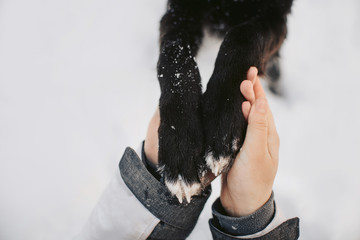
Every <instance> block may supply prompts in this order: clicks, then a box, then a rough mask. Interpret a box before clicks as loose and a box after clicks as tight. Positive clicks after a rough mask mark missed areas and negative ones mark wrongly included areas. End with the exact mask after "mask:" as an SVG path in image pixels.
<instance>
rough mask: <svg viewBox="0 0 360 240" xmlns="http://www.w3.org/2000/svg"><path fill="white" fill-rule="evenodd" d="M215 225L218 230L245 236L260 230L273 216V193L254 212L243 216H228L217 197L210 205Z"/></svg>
mask: <svg viewBox="0 0 360 240" xmlns="http://www.w3.org/2000/svg"><path fill="white" fill-rule="evenodd" d="M212 212H213V216H214V222H215V225H218V226H217V227H218V228H219V230H222V231H223V232H225V233H227V234H230V235H234V236H245V235H250V234H254V233H257V232H260V231H261V230H263V229H264V228H265V227H266V226H267V225H269V223H270V222H271V220H272V219H273V217H274V214H275V202H274V193H272V194H271V196H270V198H269V200H268V201H267V202H266V203H265V204H264V205H263V206H262V207H261V208H260V209H258V210H257V211H256V212H254V213H253V214H251V215H248V216H244V217H230V216H228V215H227V214H226V212H225V210H224V208H223V206H222V205H221V202H220V198H218V199H217V200H216V201H215V202H214V204H213V205H212Z"/></svg>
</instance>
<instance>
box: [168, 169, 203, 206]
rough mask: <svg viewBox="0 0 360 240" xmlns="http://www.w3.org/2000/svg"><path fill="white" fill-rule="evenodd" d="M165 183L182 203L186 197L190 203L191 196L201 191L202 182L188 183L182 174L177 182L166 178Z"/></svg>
mask: <svg viewBox="0 0 360 240" xmlns="http://www.w3.org/2000/svg"><path fill="white" fill-rule="evenodd" d="M165 185H166V186H167V188H168V189H169V191H170V192H171V194H172V195H175V196H176V198H177V199H178V200H179V202H180V203H182V202H183V199H184V198H185V199H186V201H187V202H188V203H190V201H191V197H192V196H194V195H198V194H199V193H200V192H201V184H200V183H192V184H187V183H186V182H185V181H184V179H183V178H182V177H181V176H180V175H179V177H178V179H177V180H176V181H175V182H171V181H167V180H165Z"/></svg>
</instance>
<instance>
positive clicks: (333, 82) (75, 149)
mask: <svg viewBox="0 0 360 240" xmlns="http://www.w3.org/2000/svg"><path fill="white" fill-rule="evenodd" d="M164 10H165V0H153V1H148V0H134V1H124V0H101V1H100V0H62V1H48V0H1V1H0V239H1V240H20V239H21V240H22V239H31V240H32V239H34V240H38V239H40V240H42V239H51V240H63V239H71V238H72V237H73V236H74V235H76V234H77V233H78V232H79V231H80V230H81V228H82V226H83V224H84V222H85V221H86V219H87V218H88V216H89V214H90V213H91V210H92V208H93V207H94V205H95V204H96V202H97V200H98V198H99V196H100V195H101V193H102V191H103V190H104V189H105V187H106V185H107V184H108V183H109V181H110V179H111V177H112V176H113V174H114V173H115V172H116V171H117V164H118V161H119V159H120V158H121V156H122V153H123V151H124V148H125V147H126V146H134V147H137V146H138V144H139V143H140V141H141V140H142V139H143V138H144V136H145V132H146V128H147V122H148V121H149V119H150V117H151V115H152V113H153V111H154V109H155V107H156V104H157V100H158V97H159V87H158V83H157V79H156V71H155V66H156V61H157V54H158V45H157V44H158V22H159V19H160V17H161V15H162V14H163V12H164ZM359 13H360V2H359V0H344V1H337V0H296V1H295V3H294V7H293V13H292V15H291V16H290V17H289V35H288V39H287V40H286V43H285V45H284V46H283V49H282V62H283V85H284V89H285V91H286V97H285V98H278V97H275V96H272V95H269V101H270V104H271V107H272V110H273V113H274V116H275V118H276V124H277V127H278V131H279V134H280V138H281V155H280V167H279V171H278V175H277V179H276V182H275V186H274V190H275V194H276V199H277V202H278V205H280V206H281V208H282V209H283V211H284V212H285V214H286V216H288V217H293V216H299V217H300V219H301V239H320V240H321V239H360V94H359V91H360V90H359V88H360V79H359V76H360V30H359V29H360V27H359V26H360V16H359ZM219 44H220V41H219V40H216V39H211V38H210V39H206V40H205V42H204V45H203V48H202V50H201V52H200V53H199V56H198V58H197V59H198V62H199V65H200V69H201V74H202V77H203V79H204V80H206V79H208V78H209V77H210V75H211V71H212V67H213V64H214V59H215V57H216V53H217V50H218V47H219ZM205 82H206V81H205ZM204 86H205V84H204ZM218 194H219V184H218V182H217V183H215V184H214V186H213V194H212V198H211V199H210V201H209V202H208V204H207V205H206V208H205V209H204V212H203V214H202V215H201V217H200V220H199V223H198V225H197V227H196V229H195V230H194V232H193V233H192V235H191V237H190V238H189V239H209V238H210V232H209V230H208V225H207V224H208V223H207V220H208V218H209V217H210V215H211V214H210V205H211V203H212V201H213V200H214V199H215V198H216V197H217V196H218Z"/></svg>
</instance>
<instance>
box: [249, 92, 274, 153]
mask: <svg viewBox="0 0 360 240" xmlns="http://www.w3.org/2000/svg"><path fill="white" fill-rule="evenodd" d="M268 111H269V106H268V103H267V101H266V99H264V98H260V99H256V100H255V103H254V104H253V105H252V106H251V110H250V114H249V116H248V128H247V132H246V138H245V142H244V147H249V148H254V147H255V148H257V149H258V150H261V149H263V148H264V146H265V147H266V148H267V138H268V124H269V123H268Z"/></svg>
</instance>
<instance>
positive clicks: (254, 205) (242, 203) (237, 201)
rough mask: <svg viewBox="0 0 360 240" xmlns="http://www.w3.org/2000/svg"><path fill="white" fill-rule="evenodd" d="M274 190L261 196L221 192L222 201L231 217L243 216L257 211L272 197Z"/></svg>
mask: <svg viewBox="0 0 360 240" xmlns="http://www.w3.org/2000/svg"><path fill="white" fill-rule="evenodd" d="M271 194H272V192H271V191H270V193H268V194H262V195H260V196H255V195H250V194H249V195H246V196H232V195H230V194H221V196H220V201H221V205H222V206H223V208H224V210H225V212H226V213H227V214H228V216H231V217H243V216H248V215H251V214H253V213H255V212H256V211H257V210H259V209H260V208H261V207H262V206H264V204H265V203H266V202H267V201H268V200H269V198H270V197H271Z"/></svg>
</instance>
